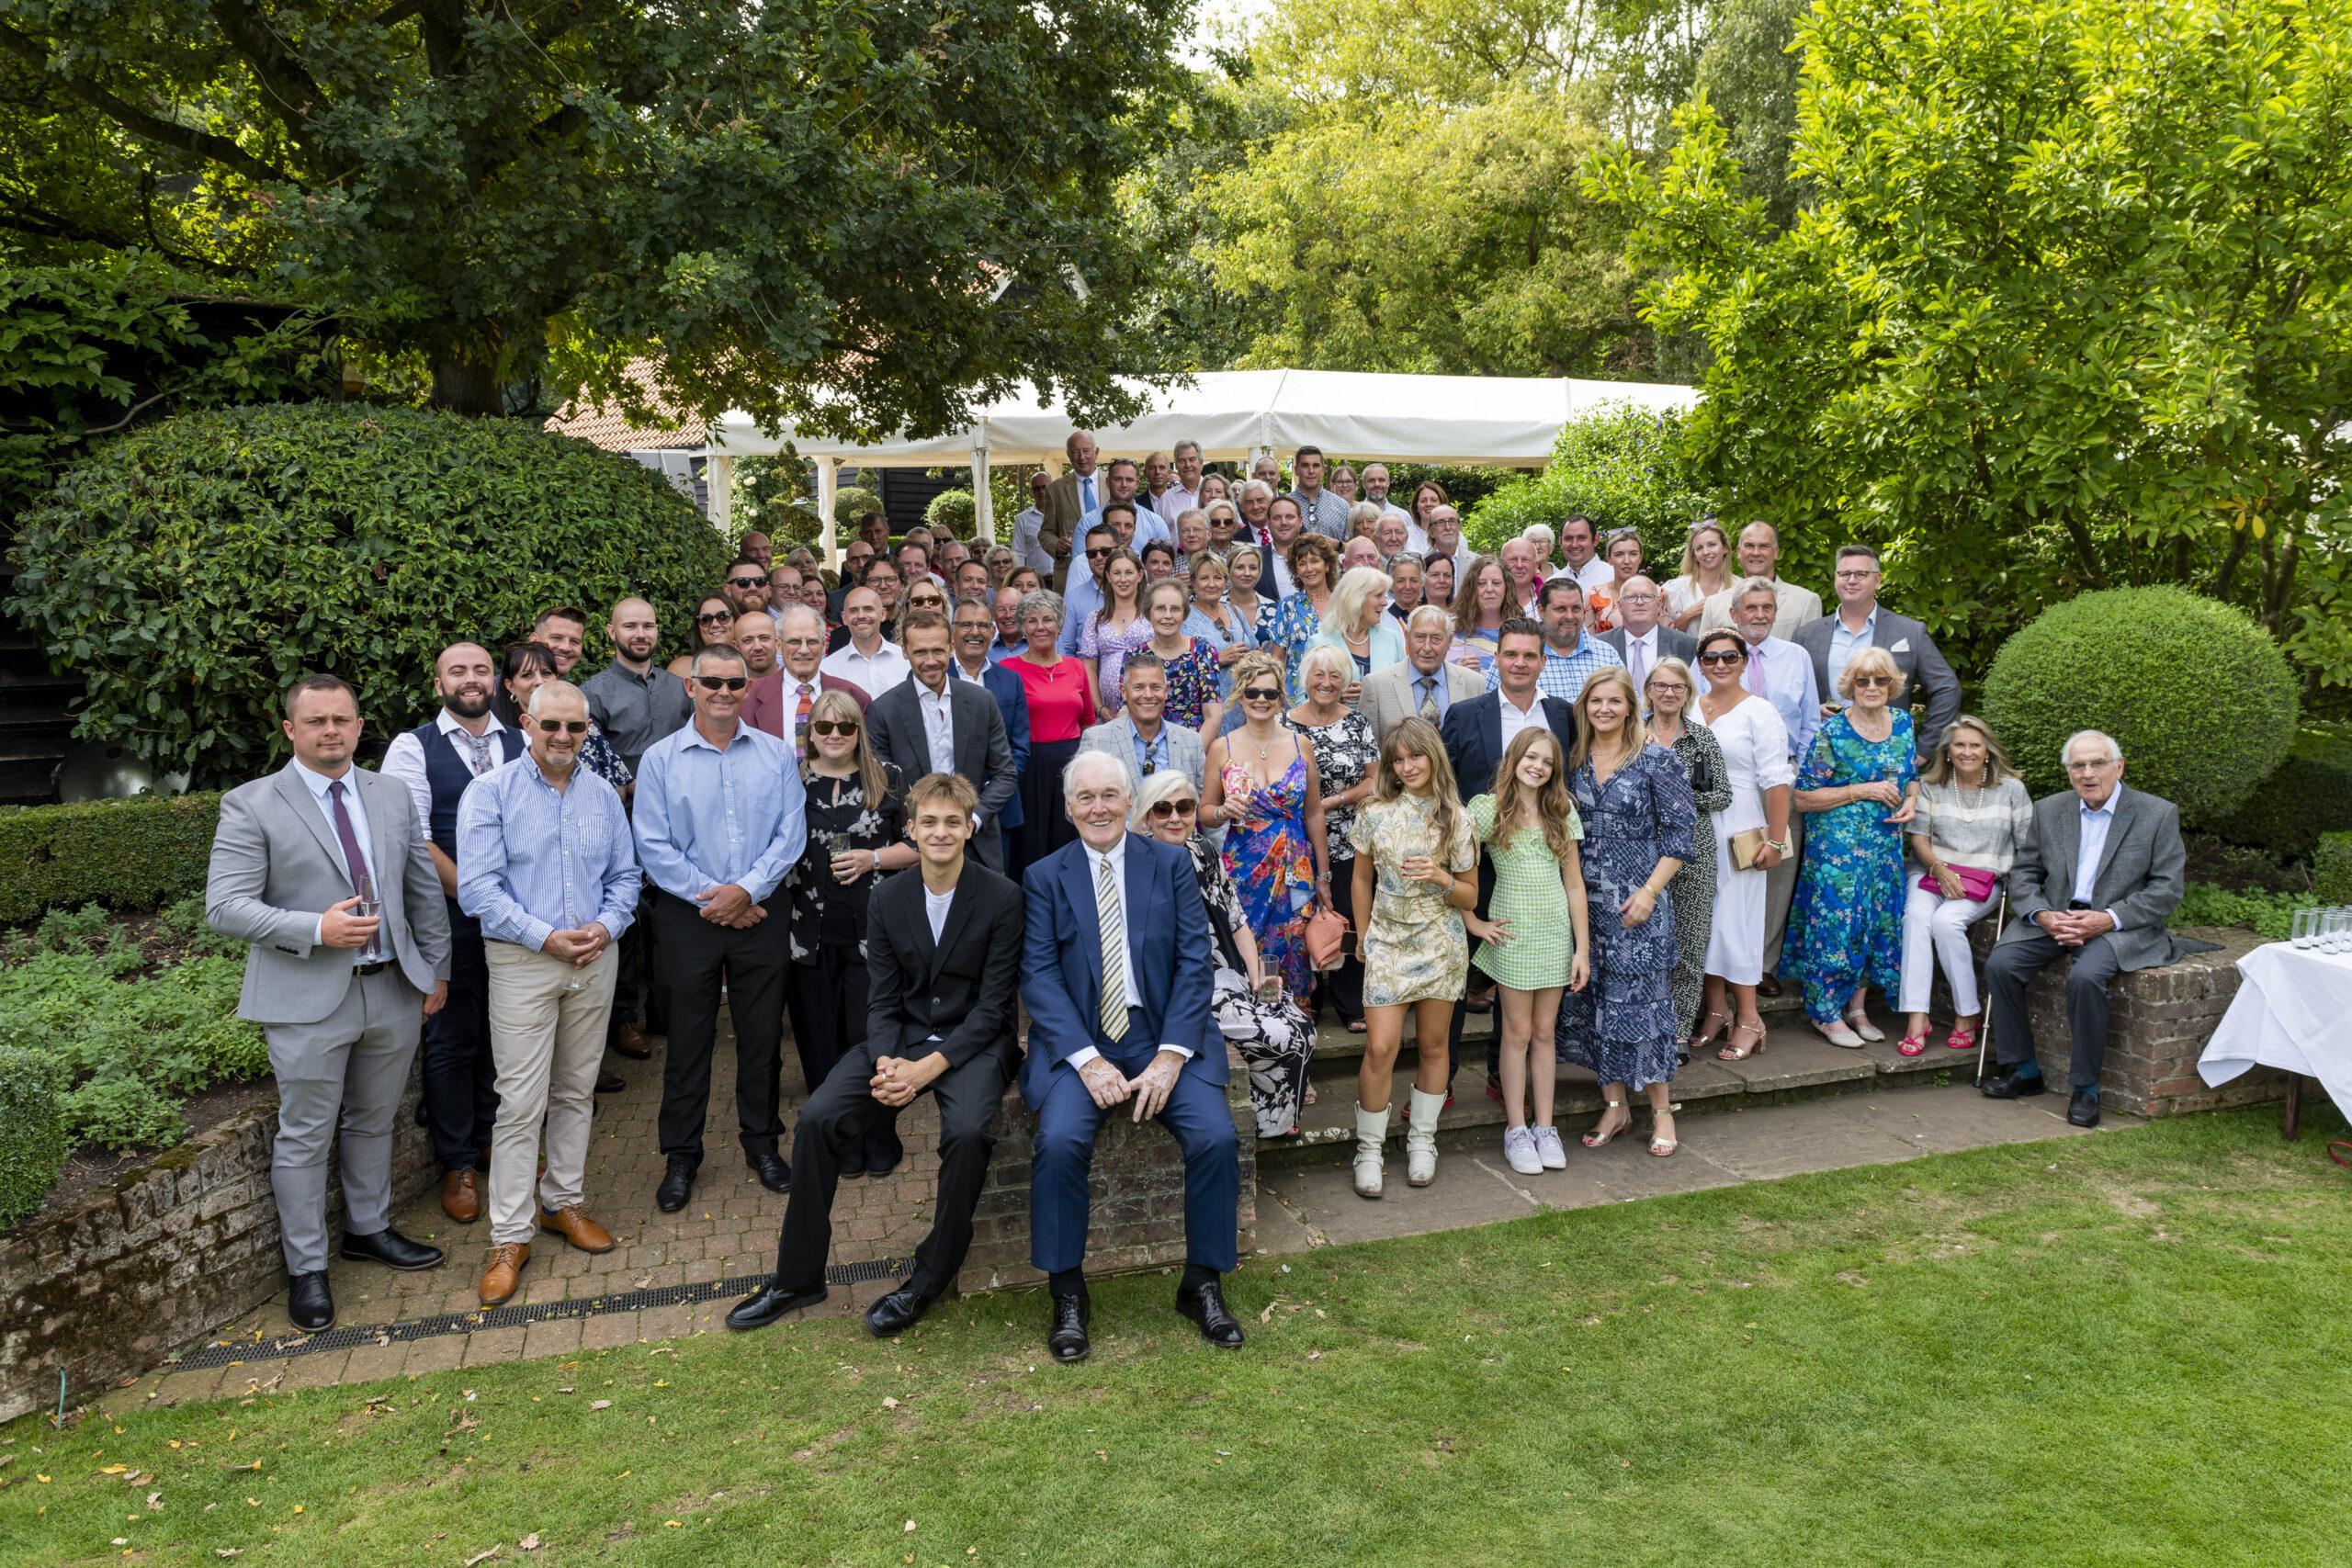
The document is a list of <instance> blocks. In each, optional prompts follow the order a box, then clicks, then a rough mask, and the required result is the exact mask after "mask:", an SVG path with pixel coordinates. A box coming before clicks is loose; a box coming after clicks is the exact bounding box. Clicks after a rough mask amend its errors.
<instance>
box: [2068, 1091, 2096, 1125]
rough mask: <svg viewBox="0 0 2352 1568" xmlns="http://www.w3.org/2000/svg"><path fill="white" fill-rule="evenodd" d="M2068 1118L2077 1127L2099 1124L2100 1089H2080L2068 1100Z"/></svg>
mask: <svg viewBox="0 0 2352 1568" xmlns="http://www.w3.org/2000/svg"><path fill="white" fill-rule="evenodd" d="M2066 1120H2067V1121H2069V1122H2073V1123H2074V1124H2075V1126H2077V1127H2096V1126H2098V1090H2097V1089H2076V1090H2075V1092H2074V1094H2073V1096H2072V1097H2071V1098H2069V1099H2068V1100H2067V1101H2066Z"/></svg>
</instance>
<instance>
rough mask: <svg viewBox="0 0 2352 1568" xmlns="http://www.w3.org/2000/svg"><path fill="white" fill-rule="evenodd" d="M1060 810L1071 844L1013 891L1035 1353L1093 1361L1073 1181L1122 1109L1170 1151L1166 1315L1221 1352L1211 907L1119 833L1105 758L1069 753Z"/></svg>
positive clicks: (1227, 1169) (1081, 1219) (1153, 851)
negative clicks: (1157, 1130)
mask: <svg viewBox="0 0 2352 1568" xmlns="http://www.w3.org/2000/svg"><path fill="white" fill-rule="evenodd" d="M1062 800H1063V804H1064V806H1065V807H1066V808H1067V809H1068V810H1069V816H1070V820H1071V821H1072V822H1073V823H1074V824H1075V825H1076V826H1077V828H1078V835H1079V836H1078V841H1077V842H1075V843H1070V844H1065V845H1063V846H1062V847H1061V848H1060V849H1058V850H1056V851H1055V852H1053V853H1052V854H1049V855H1047V856H1046V857H1045V859H1043V860H1041V861H1038V862H1037V863H1035V864H1034V865H1032V866H1031V867H1030V868H1029V870H1028V874H1026V876H1025V877H1024V878H1023V891H1024V893H1025V894H1026V895H1027V900H1028V903H1027V910H1026V914H1025V934H1024V936H1023V943H1022V961H1021V1000H1022V1002H1023V1005H1024V1006H1026V1007H1027V1008H1028V1010H1029V1054H1028V1055H1027V1056H1026V1057H1024V1058H1023V1061H1022V1065H1021V1098H1022V1099H1023V1100H1024V1101H1025V1102H1026V1103H1027V1104H1028V1106H1029V1108H1030V1109H1031V1110H1032V1111H1035V1112H1036V1115H1037V1134H1036V1143H1035V1148H1034V1151H1033V1153H1032V1155H1031V1156H1030V1164H1029V1235H1030V1241H1029V1258H1030V1261H1031V1262H1032V1263H1034V1264H1035V1265H1036V1267H1037V1268H1038V1269H1041V1270H1042V1271H1043V1272H1044V1273H1045V1274H1046V1281H1047V1286H1048V1289H1049V1292H1050V1294H1051V1299H1052V1316H1051V1326H1050V1329H1049V1332H1048V1334H1047V1337H1046V1348H1047V1349H1048V1350H1049V1351H1050V1352H1051V1353H1052V1355H1053V1358H1054V1359H1056V1360H1057V1361H1076V1360H1080V1359H1083V1358H1084V1357H1085V1355H1086V1353H1087V1351H1088V1349H1089V1348H1090V1345H1089V1340H1088V1337H1087V1336H1088V1327H1089V1317H1090V1307H1089V1303H1088V1301H1087V1295H1086V1280H1085V1275H1084V1272H1083V1270H1082V1269H1081V1265H1082V1264H1083V1263H1084V1262H1085V1259H1086V1221H1087V1208H1088V1195H1087V1175H1088V1172H1089V1170H1090V1169H1091V1167H1092V1165H1093V1160H1094V1134H1095V1132H1096V1130H1097V1129H1098V1128H1100V1127H1101V1126H1102V1124H1103V1117H1105V1116H1106V1115H1109V1114H1110V1113H1111V1112H1112V1111H1114V1110H1116V1109H1117V1108H1118V1107H1120V1106H1122V1105H1125V1104H1127V1103H1129V1102H1130V1101H1132V1102H1133V1105H1134V1110H1133V1111H1132V1112H1131V1114H1132V1116H1133V1118H1134V1120H1136V1121H1137V1122H1146V1121H1151V1120H1155V1119H1156V1120H1158V1121H1159V1122H1160V1124H1161V1125H1163V1126H1165V1127H1166V1128H1167V1129H1168V1130H1169V1132H1170V1133H1171V1134H1174V1135H1175V1138H1176V1144H1177V1146H1178V1147H1179V1148H1180V1149H1182V1151H1183V1156H1184V1256H1185V1263H1184V1276H1183V1280H1182V1283H1181V1284H1179V1285H1178V1287H1177V1290H1176V1310H1177V1311H1178V1312H1179V1313H1181V1314H1183V1315H1184V1316H1185V1317H1187V1318H1189V1319H1191V1320H1192V1322H1193V1325H1195V1326H1196V1327H1198V1328H1199V1329H1200V1331H1201V1336H1202V1337H1203V1338H1204V1339H1206V1340H1208V1342H1209V1343H1210V1344H1212V1345H1216V1346H1218V1347H1221V1348H1227V1349H1230V1348H1237V1347H1238V1346H1239V1345H1240V1343H1241V1325H1240V1324H1239V1323H1238V1322H1237V1321H1235V1319H1234V1316H1233V1314H1232V1313H1231V1312H1229V1311H1227V1308H1226V1304H1225V1293H1224V1284H1223V1277H1224V1275H1225V1274H1226V1273H1227V1271H1229V1270H1230V1269H1232V1268H1233V1267H1234V1265H1235V1264H1236V1263H1237V1262H1238V1260H1239V1259H1238V1222H1239V1203H1240V1193H1241V1168H1240V1157H1239V1156H1240V1143H1239V1139H1238V1136H1237V1134H1236V1132H1235V1129H1234V1124H1233V1111H1232V1108H1231V1107H1230V1106H1228V1105H1227V1103H1226V1099H1225V1084H1226V1076H1227V1074H1226V1053H1225V1049H1224V1042H1223V1038H1222V1036H1220V1035H1219V1034H1218V1033H1217V1032H1216V1024H1215V1021H1214V1019H1213V1018H1212V1016H1211V1012H1210V1003H1211V999H1212V993H1213V989H1214V985H1213V981H1212V977H1211V972H1210V969H1209V951H1210V949H1209V925H1208V911H1207V910H1206V908H1204V907H1203V905H1202V903H1201V890H1200V885H1199V884H1198V883H1197V882H1195V881H1194V880H1193V859H1192V856H1190V855H1189V854H1187V853H1185V852H1183V851H1182V850H1180V849H1177V848H1176V847H1175V846H1173V845H1170V844H1160V843H1154V842H1153V841H1152V840H1148V839H1145V838H1141V837H1138V836H1137V835H1136V834H1133V833H1130V832H1128V831H1127V812H1128V808H1129V807H1130V805H1131V804H1132V796H1131V795H1129V794H1128V791H1127V771H1126V768H1125V766H1124V765H1122V764H1121V762H1120V761H1119V760H1118V759H1117V758H1116V757H1113V756H1110V755H1108V754H1106V753H1104V752H1101V751H1080V752H1079V753H1078V754H1077V755H1076V756H1074V757H1072V758H1071V759H1070V762H1069V768H1068V770H1067V771H1066V772H1064V773H1063V774H1062ZM1204 1044H1205V1045H1208V1046H1209V1047H1210V1048H1208V1049H1203V1048H1202V1047H1203V1046H1204Z"/></svg>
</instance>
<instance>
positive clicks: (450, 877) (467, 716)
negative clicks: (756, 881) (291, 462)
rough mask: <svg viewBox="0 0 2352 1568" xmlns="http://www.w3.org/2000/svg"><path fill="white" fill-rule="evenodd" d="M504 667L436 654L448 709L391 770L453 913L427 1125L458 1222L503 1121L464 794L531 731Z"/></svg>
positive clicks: (479, 656) (410, 740)
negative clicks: (508, 714) (464, 873)
mask: <svg viewBox="0 0 2352 1568" xmlns="http://www.w3.org/2000/svg"><path fill="white" fill-rule="evenodd" d="M497 689H498V670H497V666H496V665H495V664H493V663H492V661H491V657H490V650H489V649H486V648H483V647H482V646H481V645H480V644H479V643H471V642H456V643H451V644H450V645H449V646H448V647H447V648H445V649H442V650H441V657H440V658H438V659H436V660H434V661H433V691H434V694H435V695H436V696H438V697H439V698H440V699H441V711H440V712H439V713H437V714H435V715H434V716H433V717H432V718H430V719H428V720H426V721H425V722H424V723H423V724H420V725H418V726H417V727H416V728H414V729H410V730H404V731H402V732H401V734H398V735H395V736H393V737H392V743H391V745H390V746H389V747H387V748H385V750H384V768H383V773H384V776H385V777H386V778H388V779H393V780H396V781H398V782H399V783H401V784H404V785H406V786H407V788H408V793H409V796H410V798H411V799H413V800H414V801H415V802H416V819H417V820H418V821H419V822H422V823H424V824H425V828H426V836H427V838H428V840H429V844H428V851H429V852H430V853H431V855H432V857H433V870H434V873H435V874H436V875H437V876H439V877H440V879H441V898H442V903H443V905H444V907H445V908H446V909H447V913H448V916H449V1000H448V1003H447V1005H446V1006H444V1007H443V1008H442V1009H441V1010H440V1011H438V1012H436V1013H435V1014H433V1015H432V1016H431V1017H430V1018H427V1019H426V1020H425V1021H424V1051H423V1055H424V1125H425V1131H426V1132H427V1133H429V1134H431V1135H432V1140H433V1156H434V1158H435V1159H437V1160H439V1161H440V1162H441V1209H442V1212H443V1213H446V1214H447V1215H448V1216H449V1218H450V1219H452V1220H454V1221H456V1222H457V1223H458V1224H461V1225H464V1224H472V1223H473V1222H474V1221H475V1220H476V1219H477V1218H479V1217H480V1216H481V1179H480V1175H479V1172H480V1170H481V1169H482V1168H487V1167H488V1166H489V1164H490V1159H489V1155H490V1135H491V1131H492V1128H493V1127H494V1126H495V1125H496V1123H497V1121H498V1095H497V1082H498V1065H497V1063H496V1062H495V1061H494V1060H493V1059H492V1055H491V1049H490V971H489V968H488V966H487V964H486V961H485V959H484V957H483V954H482V944H481V921H479V920H477V919H474V918H473V917H472V916H471V915H469V914H467V913H466V912H465V911H464V910H463V909H460V908H458V797H459V796H461V795H464V794H465V793H466V786H467V785H468V784H471V783H473V782H474V780H476V779H478V778H480V777H481V776H482V775H483V774H485V773H490V772H491V771H492V770H493V769H495V768H497V767H499V766H500V765H501V764H503V763H505V762H509V761H513V760H514V759H515V758H516V757H518V756H520V755H522V752H523V737H522V736H521V735H519V734H517V733H516V732H515V731H514V730H512V729H509V728H506V727H505V726H504V725H503V724H501V723H499V722H498V716H497V715H495V714H493V713H492V712H491V711H490V699H491V694H492V693H493V692H495V691H496V690H497Z"/></svg>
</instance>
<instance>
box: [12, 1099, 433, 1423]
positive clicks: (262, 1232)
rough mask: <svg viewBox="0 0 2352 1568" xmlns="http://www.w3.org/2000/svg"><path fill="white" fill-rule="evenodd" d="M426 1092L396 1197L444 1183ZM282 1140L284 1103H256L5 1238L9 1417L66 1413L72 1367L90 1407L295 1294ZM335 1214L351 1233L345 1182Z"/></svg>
mask: <svg viewBox="0 0 2352 1568" xmlns="http://www.w3.org/2000/svg"><path fill="white" fill-rule="evenodd" d="M420 1092H421V1089H420V1085H419V1080H418V1079H417V1077H415V1075H414V1073H413V1072H412V1074H411V1076H410V1079H409V1087H408V1092H407V1093H406V1094H405V1095H404V1096H402V1098H401V1109H400V1113H399V1115H398V1116H397V1117H396V1118H395V1119H394V1121H393V1123H392V1126H393V1145H392V1188H393V1201H394V1203H395V1205H397V1204H399V1203H401V1202H404V1201H408V1200H409V1199H411V1198H413V1197H414V1196H415V1195H416V1194H418V1193H419V1192H422V1191H424V1190H426V1189H427V1188H429V1187H431V1186H432V1185H433V1184H434V1183H435V1181H436V1180H438V1179H439V1177H440V1170H439V1167H438V1166H437V1165H436V1164H435V1160H434V1158H433V1151H432V1148H431V1145H429V1144H428V1143H427V1142H426V1140H425V1135H424V1129H423V1128H421V1127H419V1126H418V1125H417V1124H416V1118H415V1115H414V1111H415V1108H416V1101H417V1098H418V1096H419V1094H420ZM276 1137H277V1107H276V1106H275V1105H262V1106H257V1107H254V1109H252V1110H250V1111H245V1112H243V1114H242V1115H238V1116H234V1117H232V1118H230V1119H229V1120H228V1121H226V1122H221V1123H220V1125H218V1126H215V1127H210V1128H208V1129H206V1130H205V1131H204V1132H202V1133H200V1134H197V1135H196V1136H195V1137H193V1138H191V1139H189V1140H188V1141H187V1143H185V1144H182V1145H179V1146H177V1147H175V1148H170V1149H165V1150H164V1151H163V1152H162V1153H160V1154H158V1155H157V1156H154V1157H153V1159H150V1160H148V1161H146V1162H144V1163H143V1164H141V1165H138V1166H135V1167H133V1168H130V1169H129V1170H126V1171H124V1172H123V1173H122V1174H121V1175H120V1176H119V1177H118V1178H117V1179H116V1180H115V1183H114V1185H113V1186H112V1187H110V1188H107V1189H105V1190H100V1191H97V1192H95V1193H93V1194H91V1195H90V1197H89V1198H88V1200H87V1201H85V1202H83V1203H82V1204H80V1205H79V1206H78V1207H76V1208H74V1209H71V1210H67V1211H65V1212H62V1213H53V1214H44V1215H40V1216H37V1217H35V1218H33V1219H31V1220H28V1221H27V1222H26V1223H25V1224H22V1225H20V1226H18V1227H17V1229H16V1230H14V1231H12V1232H10V1233H9V1234H8V1235H6V1236H0V1421H8V1420H13V1419H15V1418H16V1417H17V1416H21V1415H23V1414H25V1413H26V1412H27V1411H28V1410H39V1409H46V1408H51V1407H53V1406H54V1405H55V1404H56V1401H57V1374H58V1371H59V1370H60V1369H62V1370H63V1371H64V1372H65V1378H66V1403H67V1404H80V1403H82V1402H83V1401H85V1399H87V1398H88V1397H89V1396H90V1395H91V1394H93V1393H96V1392H98V1391H99V1390H101V1389H103V1388H105V1387H107V1385H108V1384H110V1383H112V1382H116V1381H117V1380H119V1379H120V1378H124V1377H128V1376H130V1375H132V1374H134V1373H137V1372H141V1371H146V1370H147V1369H148V1368H149V1367H152V1366H153V1365H154V1364H155V1363H157V1362H158V1361H161V1360H162V1359H164V1357H165V1356H166V1355H167V1354H169V1353H170V1352H171V1351H172V1350H173V1349H175V1348H177V1347H179V1346H181V1345H184V1344H186V1343H187V1341H189V1340H191V1339H194V1338H196V1337H198V1336H200V1335H202V1334H205V1333H207V1332H208V1331H209V1330H210V1329H211V1328H212V1327H213V1326H214V1325H218V1324H221V1323H225V1322H227V1321H229V1320H230V1319H231V1318H233V1317H237V1316H239V1315H241V1314H243V1313H245V1312H248V1311H250V1310H251V1309H252V1308H254V1306H256V1305H258V1304H259V1303H262V1302H265V1301H266V1300H268V1299H269V1298H270V1297H271V1296H273V1295H276V1294H277V1292H279V1291H281V1290H283V1289H284V1288H285V1284H286V1262H285V1256H284V1254H283V1252H282V1251H281V1250H280V1249H279V1245H278V1228H277V1204H276V1202H275V1201H274V1200H273V1199H272V1197H271V1195H270V1187H269V1152H270V1145H271V1142H272V1140H274V1139H275V1138H276ZM327 1213H328V1215H329V1216H330V1218H331V1219H332V1220H333V1222H334V1224H335V1226H336V1229H337V1233H338V1236H339V1235H340V1229H341V1225H342V1220H343V1188H342V1182H341V1180H340V1179H339V1178H338V1179H334V1180H332V1182H331V1184H330V1186H329V1188H328V1191H327Z"/></svg>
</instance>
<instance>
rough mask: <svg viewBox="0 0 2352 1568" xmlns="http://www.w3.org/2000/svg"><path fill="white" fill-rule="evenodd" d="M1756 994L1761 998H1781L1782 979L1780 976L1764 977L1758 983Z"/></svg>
mask: <svg viewBox="0 0 2352 1568" xmlns="http://www.w3.org/2000/svg"><path fill="white" fill-rule="evenodd" d="M1756 994H1757V995H1758V996H1759V997H1777V996H1779V995H1780V994H1781V977H1780V976H1778V975H1766V976H1763V977H1762V978H1761V979H1759V980H1758V981H1757V982H1756Z"/></svg>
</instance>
